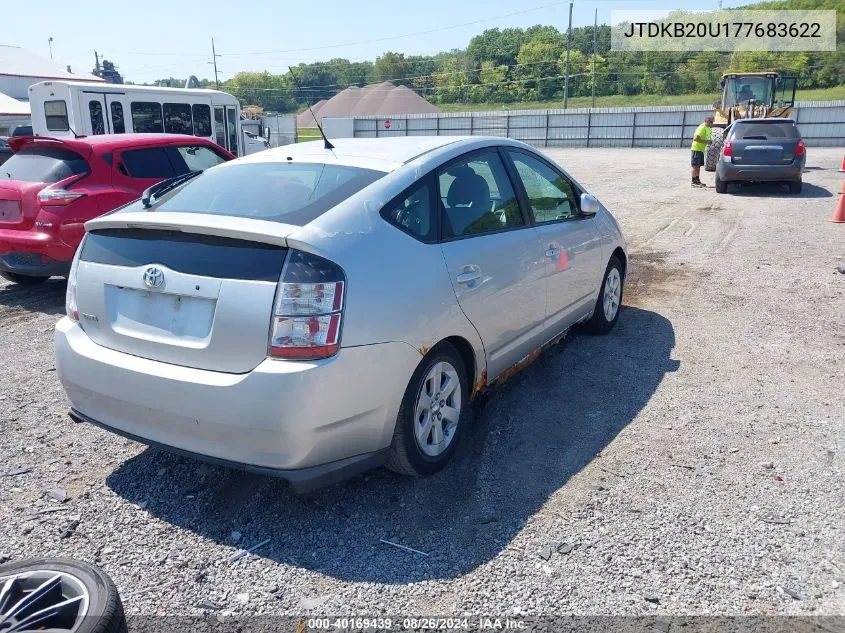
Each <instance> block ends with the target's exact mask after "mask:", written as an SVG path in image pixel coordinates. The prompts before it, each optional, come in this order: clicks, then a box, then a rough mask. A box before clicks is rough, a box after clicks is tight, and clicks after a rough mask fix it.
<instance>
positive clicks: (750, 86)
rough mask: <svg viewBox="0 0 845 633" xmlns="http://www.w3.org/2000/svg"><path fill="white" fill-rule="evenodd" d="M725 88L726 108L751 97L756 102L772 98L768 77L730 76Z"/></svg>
mask: <svg viewBox="0 0 845 633" xmlns="http://www.w3.org/2000/svg"><path fill="white" fill-rule="evenodd" d="M726 88H727V90H726V95H725V107H727V108H730V107H731V106H735V105H737V104H740V103H745V102H746V101H750V100H751V99H754V101H756V102H757V103H770V102H771V100H772V80H771V79H770V78H769V77H731V78H730V79H728V83H727V86H726Z"/></svg>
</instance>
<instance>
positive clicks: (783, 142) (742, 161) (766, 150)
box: [731, 121, 800, 165]
mask: <svg viewBox="0 0 845 633" xmlns="http://www.w3.org/2000/svg"><path fill="white" fill-rule="evenodd" d="M799 139H800V136H799V134H798V129H797V128H796V126H795V123H793V122H792V121H773V122H768V121H755V122H753V123H752V122H748V123H738V124H737V126H736V130H735V132H734V135H733V138H732V139H731V147H732V150H733V156H732V162H733V163H734V164H735V165H789V164H790V163H792V161H793V160H794V159H795V157H796V152H797V149H798V143H799Z"/></svg>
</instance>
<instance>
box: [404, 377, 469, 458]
mask: <svg viewBox="0 0 845 633" xmlns="http://www.w3.org/2000/svg"><path fill="white" fill-rule="evenodd" d="M461 397H462V396H461V379H460V377H459V375H458V370H457V369H455V367H454V366H452V364H451V363H449V362H447V361H440V362H437V363H435V364H434V365H433V366H432V367H431V369H429V370H428V373H427V374H426V376H425V379H424V380H423V383H422V387H421V388H420V392H419V394H418V395H417V402H416V405H415V407H414V411H415V415H414V422H415V425H414V436H415V437H416V440H417V444H418V445H419V447H420V450H422V452H423V453H424V454H426V455H428V456H429V457H437V456H439V455H441V454H442V453H443V452H444V451H445V450H446V449H447V448H449V446H450V445H451V443H452V440H453V439H454V438H455V431H456V430H457V428H458V423H459V422H460V419H461V405H462V402H461Z"/></svg>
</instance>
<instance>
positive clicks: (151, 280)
mask: <svg viewBox="0 0 845 633" xmlns="http://www.w3.org/2000/svg"><path fill="white" fill-rule="evenodd" d="M144 283H145V284H146V285H147V287H148V288H158V287H160V286H161V284H163V283H164V273H163V272H162V270H161V268H156V267H155V266H150V267H149V268H147V270H145V271H144Z"/></svg>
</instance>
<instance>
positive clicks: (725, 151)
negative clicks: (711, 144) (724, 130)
mask: <svg viewBox="0 0 845 633" xmlns="http://www.w3.org/2000/svg"><path fill="white" fill-rule="evenodd" d="M733 155H734V148H733V145H731V142H730V141H726V142H725V144H724V146H722V156H728V157H730V156H733Z"/></svg>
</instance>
